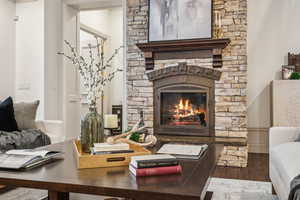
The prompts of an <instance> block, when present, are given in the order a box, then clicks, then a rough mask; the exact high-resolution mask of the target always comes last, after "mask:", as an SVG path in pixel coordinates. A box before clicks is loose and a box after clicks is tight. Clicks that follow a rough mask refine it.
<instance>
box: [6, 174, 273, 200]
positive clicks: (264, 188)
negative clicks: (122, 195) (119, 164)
mask: <svg viewBox="0 0 300 200" xmlns="http://www.w3.org/2000/svg"><path fill="white" fill-rule="evenodd" d="M208 191H213V192H214V194H213V200H257V199H259V200H278V198H277V197H276V196H273V195H272V185H271V183H269V182H257V181H246V180H235V179H221V178H212V180H211V183H210V185H209V187H208ZM45 196H47V192H46V191H43V190H33V189H26V188H18V189H15V190H12V191H9V192H6V193H4V194H2V195H0V199H1V200H40V199H42V198H44V197H45ZM70 199H71V200H99V199H101V198H99V197H96V196H91V195H77V194H71V197H70Z"/></svg>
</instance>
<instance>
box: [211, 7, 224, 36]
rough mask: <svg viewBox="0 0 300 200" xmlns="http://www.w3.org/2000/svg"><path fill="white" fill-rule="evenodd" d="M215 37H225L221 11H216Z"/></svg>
mask: <svg viewBox="0 0 300 200" xmlns="http://www.w3.org/2000/svg"><path fill="white" fill-rule="evenodd" d="M214 21H215V23H214V29H213V32H214V38H215V39H220V38H223V31H222V18H221V12H220V11H216V12H215V15H214Z"/></svg>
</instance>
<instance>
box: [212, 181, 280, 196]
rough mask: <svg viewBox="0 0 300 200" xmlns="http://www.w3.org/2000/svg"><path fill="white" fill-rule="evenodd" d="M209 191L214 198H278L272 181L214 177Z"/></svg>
mask: <svg viewBox="0 0 300 200" xmlns="http://www.w3.org/2000/svg"><path fill="white" fill-rule="evenodd" d="M208 191H213V198H212V199H213V200H255V199H259V200H278V198H277V197H276V196H274V195H272V184H271V183H270V182H260V181H246V180H236V179H222V178H212V179H211V182H210V185H209V187H208Z"/></svg>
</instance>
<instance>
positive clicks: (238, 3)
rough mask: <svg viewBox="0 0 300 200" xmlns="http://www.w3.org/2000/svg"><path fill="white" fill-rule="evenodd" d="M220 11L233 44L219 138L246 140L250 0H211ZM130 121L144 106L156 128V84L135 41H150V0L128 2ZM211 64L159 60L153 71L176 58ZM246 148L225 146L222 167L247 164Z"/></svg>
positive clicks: (221, 94) (220, 90) (221, 87)
mask: <svg viewBox="0 0 300 200" xmlns="http://www.w3.org/2000/svg"><path fill="white" fill-rule="evenodd" d="M213 6H214V11H217V10H218V11H221V13H222V19H223V20H222V22H223V23H222V24H223V25H222V30H223V37H224V38H229V39H230V40H231V43H230V44H229V46H228V47H227V48H226V49H224V50H223V67H222V68H220V69H219V70H220V71H222V77H221V80H220V81H216V90H215V91H216V92H215V96H216V113H215V114H216V121H215V124H216V136H220V137H234V138H236V137H239V138H247V128H246V127H247V118H246V86H247V40H246V38H247V0H213ZM127 29H128V30H127V44H128V52H127V53H128V54H127V62H128V67H127V88H128V91H127V93H128V98H127V104H128V105H127V106H128V110H127V112H128V123H129V126H131V125H133V124H135V123H136V122H137V120H138V118H139V114H138V109H139V108H141V107H142V108H143V109H144V112H145V115H144V116H145V122H146V125H147V126H148V127H149V130H150V131H153V129H152V127H153V84H152V82H150V81H149V80H148V78H147V76H146V74H145V72H146V71H145V59H144V56H143V53H142V52H141V51H140V50H139V49H138V47H137V46H136V43H144V42H148V0H127ZM183 61H184V62H187V63H188V64H193V65H199V66H202V67H207V68H212V59H186V60H182V59H180V60H159V61H155V69H158V68H163V67H165V66H167V65H170V64H177V63H178V62H183ZM247 152H248V148H247V146H226V147H225V148H224V151H223V153H222V157H221V160H220V162H219V164H220V165H224V166H237V167H245V166H246V165H247Z"/></svg>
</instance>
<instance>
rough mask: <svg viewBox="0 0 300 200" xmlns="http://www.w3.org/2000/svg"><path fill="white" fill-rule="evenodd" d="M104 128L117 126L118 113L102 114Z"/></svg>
mask: <svg viewBox="0 0 300 200" xmlns="http://www.w3.org/2000/svg"><path fill="white" fill-rule="evenodd" d="M104 127H105V128H118V115H105V116H104Z"/></svg>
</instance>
